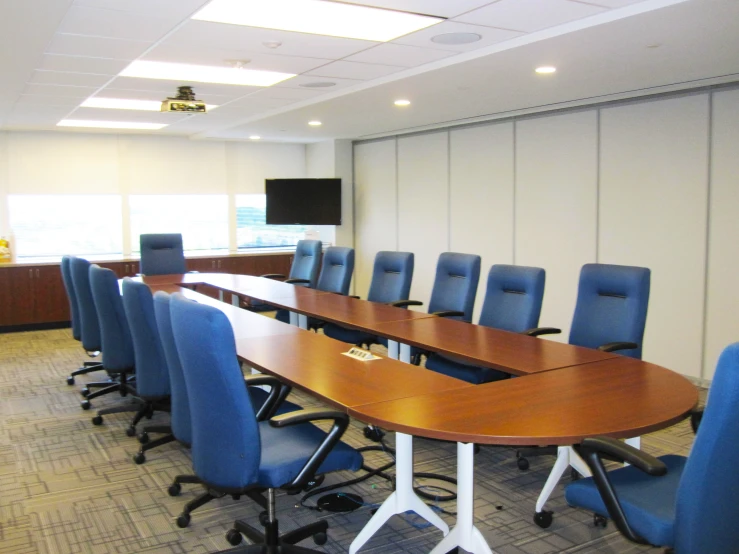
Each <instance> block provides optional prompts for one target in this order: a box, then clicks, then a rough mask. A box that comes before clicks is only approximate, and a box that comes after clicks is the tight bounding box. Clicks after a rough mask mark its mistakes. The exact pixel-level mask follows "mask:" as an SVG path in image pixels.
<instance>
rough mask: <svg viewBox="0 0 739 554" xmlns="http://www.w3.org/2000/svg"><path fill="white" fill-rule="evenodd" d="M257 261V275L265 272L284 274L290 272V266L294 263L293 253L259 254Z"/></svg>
mask: <svg viewBox="0 0 739 554" xmlns="http://www.w3.org/2000/svg"><path fill="white" fill-rule="evenodd" d="M255 261H256V268H255V269H256V275H264V274H265V273H281V274H282V275H285V276H287V275H289V274H290V266H291V265H292V261H293V256H292V254H276V255H272V256H258V257H256V258H255Z"/></svg>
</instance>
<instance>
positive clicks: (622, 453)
mask: <svg viewBox="0 0 739 554" xmlns="http://www.w3.org/2000/svg"><path fill="white" fill-rule="evenodd" d="M575 448H576V449H577V450H578V452H579V453H580V455H581V456H582V457H583V459H584V460H585V463H587V464H588V467H589V468H590V471H591V472H592V473H593V482H594V483H595V486H596V487H597V488H598V492H599V493H600V496H601V498H602V499H603V503H604V504H605V506H606V509H607V510H608V515H609V516H611V519H612V520H613V522H614V523H615V524H616V527H617V528H618V530H619V531H621V533H622V534H623V535H624V536H625V537H626V538H627V539H629V540H630V541H632V542H636V543H639V544H649V543H648V542H647V541H646V540H645V539H643V538H642V537H641V536H639V535H637V534H636V533H635V532H634V530H633V529H632V528H631V526H630V525H629V522H628V521H627V519H626V514H624V511H623V508H622V507H621V503H620V502H619V500H618V495H617V494H616V491H615V489H614V488H613V485H612V483H611V481H610V479H609V478H608V472H607V471H606V469H605V467H603V462H602V460H601V458H600V456H601V455H603V456H608V458H609V459H613V458H616V459H620V460H621V461H625V462H628V463H630V464H632V465H633V466H634V467H636V468H638V469H640V470H642V471H645V472H646V473H648V474H649V475H654V476H661V475H665V474H666V473H667V468H666V467H665V465H664V464H663V463H662V462H661V461H660V460H658V459H657V458H655V457H653V456H650V455H649V454H647V453H645V452H642V451H641V450H637V449H636V448H634V447H632V446H629V445H628V444H625V443H623V442H621V441H618V440H616V439H612V438H610V437H593V438H587V439H584V440H583V441H582V443H581V444H580V445H578V446H576V447H575Z"/></svg>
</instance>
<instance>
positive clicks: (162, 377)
mask: <svg viewBox="0 0 739 554" xmlns="http://www.w3.org/2000/svg"><path fill="white" fill-rule="evenodd" d="M123 309H124V310H125V312H126V319H127V320H128V325H129V327H130V330H131V339H132V340H133V354H134V361H135V365H136V392H137V393H138V394H139V395H140V396H142V397H144V398H146V397H163V396H169V392H170V390H169V369H168V368H167V359H166V358H165V356H164V350H163V349H162V342H161V340H160V339H159V329H158V327H157V322H156V316H155V315H154V299H153V298H152V296H151V290H150V289H149V287H147V286H146V285H145V284H144V283H141V282H138V281H133V280H132V279H129V278H125V279H124V280H123Z"/></svg>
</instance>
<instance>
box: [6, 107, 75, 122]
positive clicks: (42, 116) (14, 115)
mask: <svg viewBox="0 0 739 554" xmlns="http://www.w3.org/2000/svg"><path fill="white" fill-rule="evenodd" d="M67 113H69V108H67V107H63V106H16V107H15V108H14V109H13V111H12V112H11V113H10V114H9V115H8V118H7V120H6V121H5V124H6V126H8V127H17V126H23V125H31V126H34V127H36V126H39V125H46V126H47V127H55V126H56V124H57V123H58V122H59V121H60V120H61V119H62V118H63V117H64V116H66V115H67Z"/></svg>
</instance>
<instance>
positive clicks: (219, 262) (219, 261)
mask: <svg viewBox="0 0 739 554" xmlns="http://www.w3.org/2000/svg"><path fill="white" fill-rule="evenodd" d="M218 269H221V260H218Z"/></svg>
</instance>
